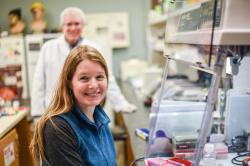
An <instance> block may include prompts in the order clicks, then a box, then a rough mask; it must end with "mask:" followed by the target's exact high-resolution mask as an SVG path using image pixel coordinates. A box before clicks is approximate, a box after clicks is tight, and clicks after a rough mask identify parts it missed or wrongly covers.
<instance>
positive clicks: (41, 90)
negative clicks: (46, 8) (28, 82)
mask: <svg viewBox="0 0 250 166" xmlns="http://www.w3.org/2000/svg"><path fill="white" fill-rule="evenodd" d="M60 19H61V28H62V32H63V35H62V36H60V37H59V38H57V39H53V40H50V41H48V42H46V43H45V44H44V45H43V46H42V48H41V52H40V55H39V60H38V62H37V66H36V71H35V74H34V78H33V85H32V94H31V110H32V111H31V115H32V116H40V115H41V114H42V113H43V112H44V111H45V110H46V108H47V106H48V105H49V102H50V101H51V98H52V96H53V92H54V89H55V86H56V83H57V80H58V79H59V75H60V73H61V69H62V67H63V64H64V61H65V59H66V57H67V56H68V53H69V52H70V50H71V49H72V48H74V47H75V46H77V45H82V44H87V45H91V46H93V47H95V48H96V49H97V50H99V51H100V52H102V51H101V49H100V47H98V46H97V45H96V44H95V43H93V42H91V41H89V40H87V39H85V38H83V37H81V34H82V29H83V25H84V21H85V17H84V13H83V12H82V11H81V10H80V9H79V8H76V7H68V8H66V9H65V10H63V12H62V13H61V16H60ZM104 56H105V54H104ZM109 81H110V82H109V88H108V92H107V101H108V102H109V103H110V106H111V108H112V109H114V110H115V111H124V112H133V111H135V109H136V107H135V106H134V105H133V104H130V103H129V102H128V101H127V100H126V99H125V97H124V96H123V94H122V93H121V91H120V88H119V87H118V85H117V83H116V80H115V78H114V76H113V75H111V77H110V79H109Z"/></svg>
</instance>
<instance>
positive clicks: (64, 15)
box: [60, 7, 86, 26]
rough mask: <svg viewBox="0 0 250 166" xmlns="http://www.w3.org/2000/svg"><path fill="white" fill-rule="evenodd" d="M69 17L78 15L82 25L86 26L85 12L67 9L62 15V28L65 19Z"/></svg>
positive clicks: (71, 8) (77, 9) (73, 8)
mask: <svg viewBox="0 0 250 166" xmlns="http://www.w3.org/2000/svg"><path fill="white" fill-rule="evenodd" d="M69 15H77V16H79V17H81V19H82V24H83V25H84V24H85V21H86V20H85V14H84V12H83V11H82V10H81V9H80V8H77V7H67V8H65V9H64V10H63V11H62V12H61V15H60V25H61V26H62V25H63V23H64V19H65V17H67V16H69Z"/></svg>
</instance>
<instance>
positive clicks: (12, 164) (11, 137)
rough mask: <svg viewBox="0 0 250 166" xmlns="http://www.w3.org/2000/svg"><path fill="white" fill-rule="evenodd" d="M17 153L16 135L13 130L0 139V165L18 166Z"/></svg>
mask: <svg viewBox="0 0 250 166" xmlns="http://www.w3.org/2000/svg"><path fill="white" fill-rule="evenodd" d="M18 152H19V149H18V135H17V132H16V129H13V130H11V131H10V132H9V133H7V134H6V135H5V136H4V137H2V138H1V139H0V165H1V166H19V158H18V156H19V153H18Z"/></svg>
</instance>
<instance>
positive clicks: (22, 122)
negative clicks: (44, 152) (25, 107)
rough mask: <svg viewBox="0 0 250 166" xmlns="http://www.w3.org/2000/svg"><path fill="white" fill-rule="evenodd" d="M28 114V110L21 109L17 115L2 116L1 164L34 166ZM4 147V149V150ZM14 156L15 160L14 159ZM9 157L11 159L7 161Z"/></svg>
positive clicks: (0, 122)
mask: <svg viewBox="0 0 250 166" xmlns="http://www.w3.org/2000/svg"><path fill="white" fill-rule="evenodd" d="M27 115H28V111H20V112H19V113H17V114H16V115H12V116H3V117H0V150H1V152H0V165H1V166H5V165H6V166H16V165H20V166H33V160H32V157H31V154H30V151H29V144H30V141H31V133H30V129H29V124H28V121H27ZM2 149H4V152H3V151H2ZM13 149H14V150H13ZM12 152H14V153H15V155H14V154H13V155H14V156H13V155H11V153H12ZM4 153H6V154H4ZM5 155H6V156H5ZM13 157H14V158H15V160H13ZM7 158H8V159H9V160H8V161H7V163H6V159H7ZM4 162H5V163H6V164H4Z"/></svg>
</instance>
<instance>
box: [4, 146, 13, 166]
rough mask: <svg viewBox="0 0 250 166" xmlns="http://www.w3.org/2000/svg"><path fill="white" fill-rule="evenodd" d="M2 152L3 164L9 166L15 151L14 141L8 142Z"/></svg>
mask: <svg viewBox="0 0 250 166" xmlns="http://www.w3.org/2000/svg"><path fill="white" fill-rule="evenodd" d="M3 154H4V165H5V166H10V164H11V163H12V162H13V161H15V151H14V143H13V142H12V143H10V144H9V145H8V146H6V147H5V148H4V150H3Z"/></svg>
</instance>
